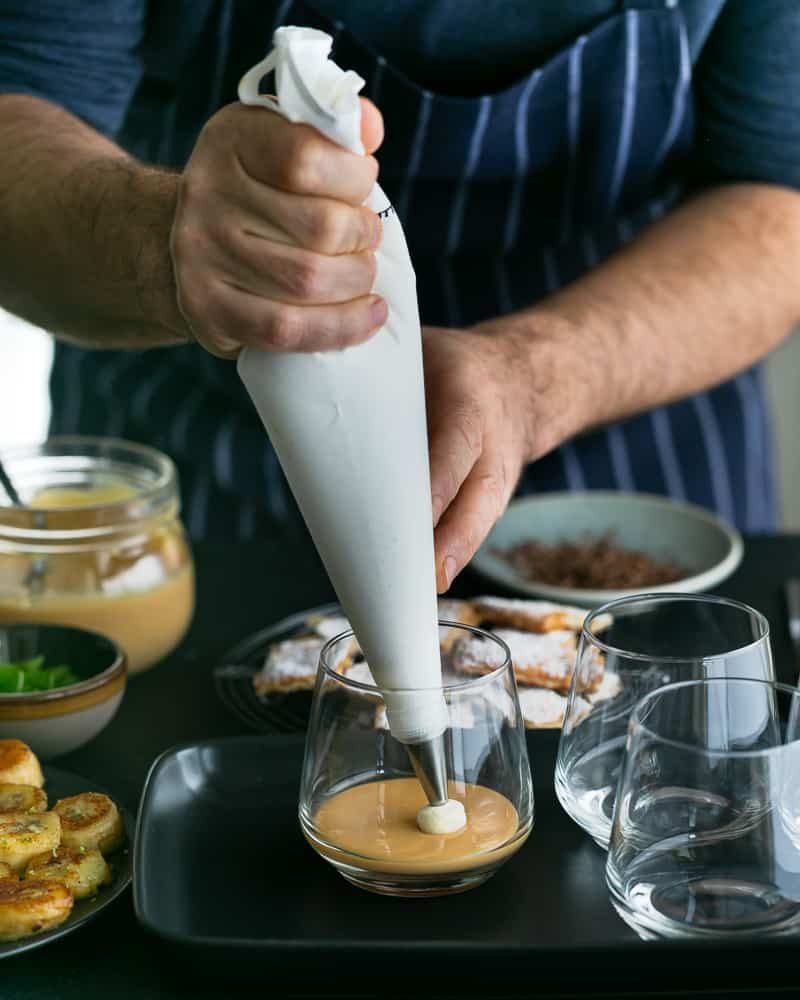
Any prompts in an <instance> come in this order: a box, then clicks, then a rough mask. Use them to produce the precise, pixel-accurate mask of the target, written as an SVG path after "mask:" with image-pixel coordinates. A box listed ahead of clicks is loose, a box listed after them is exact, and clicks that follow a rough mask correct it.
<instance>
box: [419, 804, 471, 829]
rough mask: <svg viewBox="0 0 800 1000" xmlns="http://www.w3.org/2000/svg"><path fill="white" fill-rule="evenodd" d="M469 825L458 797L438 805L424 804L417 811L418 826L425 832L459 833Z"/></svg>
mask: <svg viewBox="0 0 800 1000" xmlns="http://www.w3.org/2000/svg"><path fill="white" fill-rule="evenodd" d="M466 825H467V814H466V812H465V811H464V806H463V805H462V804H461V803H460V802H459V801H458V799H448V800H447V802H442V803H441V804H440V805H436V806H423V807H422V808H421V809H420V811H419V812H418V813H417V826H418V827H419V828H420V830H422V832H423V833H440V834H441V833H458V831H459V830H463V829H464V827H465V826H466Z"/></svg>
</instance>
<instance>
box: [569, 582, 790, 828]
mask: <svg viewBox="0 0 800 1000" xmlns="http://www.w3.org/2000/svg"><path fill="white" fill-rule="evenodd" d="M706 677H752V678H756V679H760V680H767V681H771V680H774V679H775V673H774V668H773V664H772V652H771V649H770V644H769V624H768V623H767V620H766V618H764V616H763V615H762V614H759V612H758V611H754V610H753V608H750V607H748V606H747V605H745V604H739V603H738V602H737V601H730V600H727V599H725V598H722V597H711V596H708V595H692V594H663V595H644V596H640V597H629V598H624V599H623V600H620V601H614V602H612V603H611V604H606V605H605V606H604V607H601V608H598V609H597V610H595V611H594V612H593V613H592V614H590V615H589V616H588V617H587V618H586V621H585V622H584V626H583V632H582V634H581V638H580V642H579V643H578V653H577V662H576V666H575V672H574V674H573V678H572V684H571V687H570V692H569V698H568V701H567V707H566V711H565V713H564V726H563V728H562V731H561V739H560V743H559V747H558V757H557V759H556V771H555V787H556V795H557V796H558V800H559V802H560V803H561V805H562V806H563V807H564V809H565V810H566V812H567V813H568V814H569V816H571V817H572V819H574V820H575V822H576V823H577V824H578V825H579V826H581V827H583V829H584V830H586V832H587V833H589V834H590V835H591V836H592V837H594V839H595V840H596V841H597V843H598V844H599V845H600V846H601V847H603V848H605V847H607V846H608V840H609V837H610V835H611V820H612V815H613V810H614V797H615V793H616V787H617V780H618V778H619V770H620V763H621V760H622V754H623V749H624V744H625V734H626V732H627V727H628V718H629V716H630V713H631V711H632V709H633V707H634V705H635V704H636V703H637V702H638V701H639V699H640V698H642V697H643V696H644V695H646V694H648V693H649V692H650V691H654V690H655V689H657V688H659V687H662V686H663V685H664V684H670V683H674V682H677V681H687V680H698V679H703V678H706Z"/></svg>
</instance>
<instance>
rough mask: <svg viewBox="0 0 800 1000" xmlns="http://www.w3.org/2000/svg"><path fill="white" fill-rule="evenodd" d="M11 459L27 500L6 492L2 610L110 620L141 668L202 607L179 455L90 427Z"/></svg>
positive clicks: (30, 618)
mask: <svg viewBox="0 0 800 1000" xmlns="http://www.w3.org/2000/svg"><path fill="white" fill-rule="evenodd" d="M2 459H3V464H4V465H5V467H6V470H7V472H8V474H9V476H10V478H11V480H12V482H13V483H14V485H15V486H16V488H17V491H18V492H19V494H20V497H21V499H22V502H23V506H18V507H14V506H10V505H9V504H8V501H0V622H45V623H51V622H52V623H56V624H62V625H75V626H79V627H81V628H86V629H91V630H92V631H95V632H100V633H102V634H104V635H107V636H109V637H110V638H111V639H114V640H115V641H116V642H117V643H119V645H120V646H121V647H122V648H123V649H124V650H125V652H126V654H127V656H128V663H129V670H130V672H131V673H136V672H137V671H141V670H146V669H147V668H148V667H151V666H153V665H154V664H155V663H157V662H158V661H159V660H161V659H163V657H165V656H166V655H167V654H168V653H169V652H170V651H171V650H172V649H174V647H175V646H176V645H177V644H178V642H180V640H181V638H182V637H183V635H184V633H185V631H186V629H187V627H188V625H189V622H190V621H191V618H192V614H193V611H194V571H193V565H192V557H191V552H190V549H189V545H188V542H187V540H186V535H185V533H184V530H183V525H182V524H181V521H180V500H179V497H178V484H177V477H176V472H175V467H174V465H173V463H172V462H171V460H170V459H169V458H167V456H166V455H164V454H162V453H161V452H159V451H156V450H155V449H153V448H148V447H145V446H144V445H139V444H133V443H131V442H129V441H121V440H115V439H112V438H90V437H62V438H52V439H50V440H49V441H47V442H45V443H44V444H40V445H35V446H31V447H24V448H15V449H9V450H7V451H4V452H3V454H2ZM4 502H5V505H3V504H4Z"/></svg>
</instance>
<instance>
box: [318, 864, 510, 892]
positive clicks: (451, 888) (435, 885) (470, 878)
mask: <svg viewBox="0 0 800 1000" xmlns="http://www.w3.org/2000/svg"><path fill="white" fill-rule="evenodd" d="M333 867H334V868H335V869H336V870H337V871H338V872H339V874H340V875H341V876H342V878H344V879H346V880H347V881H348V882H349V883H350V884H351V885H354V886H356V887H357V888H358V889H365V890H366V891H367V892H374V893H376V894H377V895H379V896H398V897H401V898H403V897H404V898H406V899H420V898H423V897H426V896H454V895H455V894H456V893H459V892H467V891H468V890H469V889H475V888H476V887H477V886H479V885H483V883H484V882H487V881H488V880H489V879H490V878H491V877H492V875H494V872H493V871H490V872H484V873H482V874H480V875H474V874H468V875H461V876H453V875H451V876H441V878H439V879H434V878H428V879H426V880H425V881H424V882H422V883H421V884H419V885H415V884H413V883H412V882H410V881H400V880H399V879H397V878H388V879H387V878H386V877H385V876H384V877H380V876H376V875H375V873H374V872H370V873H368V875H367V874H365V873H360V874H358V875H355V874H353V873H352V872H351V871H344V870H343V868H342V867H340V866H339V865H336V864H334V866H333Z"/></svg>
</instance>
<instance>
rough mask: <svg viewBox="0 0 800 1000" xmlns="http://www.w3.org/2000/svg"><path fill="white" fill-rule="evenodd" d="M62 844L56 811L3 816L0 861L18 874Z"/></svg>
mask: <svg viewBox="0 0 800 1000" xmlns="http://www.w3.org/2000/svg"><path fill="white" fill-rule="evenodd" d="M60 842H61V820H60V819H59V818H58V816H57V815H56V814H55V813H53V812H43V813H0V861H3V862H5V863H6V864H7V865H10V867H11V868H13V869H14V871H16V872H20V871H22V870H23V869H24V867H25V865H26V864H27V863H28V862H29V861H30V859H31V858H33V857H36V855H37V854H41V853H42V852H43V851H52V850H55V848H56V847H58V845H59V843H60Z"/></svg>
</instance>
